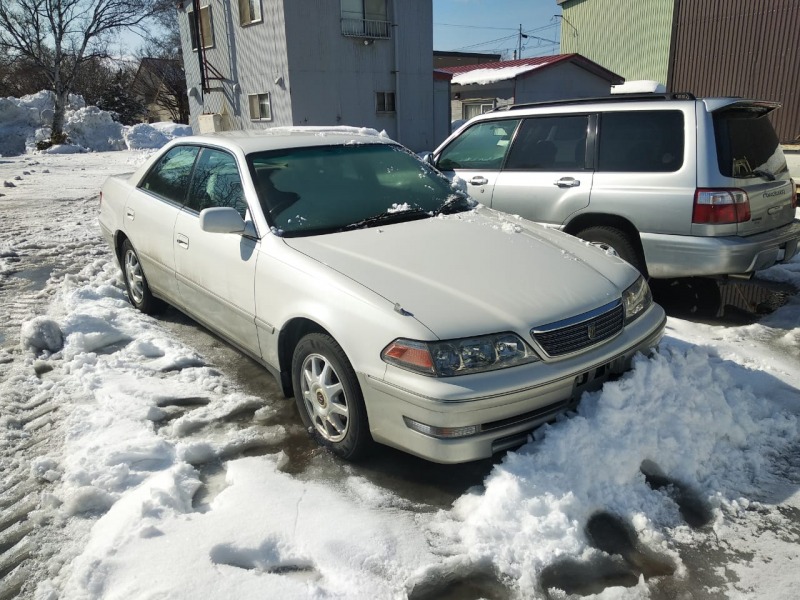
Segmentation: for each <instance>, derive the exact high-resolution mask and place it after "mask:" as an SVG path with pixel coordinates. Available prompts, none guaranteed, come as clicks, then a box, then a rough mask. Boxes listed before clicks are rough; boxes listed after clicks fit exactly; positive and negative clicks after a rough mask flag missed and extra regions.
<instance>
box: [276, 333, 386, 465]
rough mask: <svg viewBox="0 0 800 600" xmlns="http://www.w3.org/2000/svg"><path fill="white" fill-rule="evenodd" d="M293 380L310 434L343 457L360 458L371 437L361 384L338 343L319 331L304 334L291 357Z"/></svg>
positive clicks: (299, 408)
mask: <svg viewBox="0 0 800 600" xmlns="http://www.w3.org/2000/svg"><path fill="white" fill-rule="evenodd" d="M292 384H293V386H294V397H295V402H296V403H297V408H298V410H299V411H300V418H301V419H302V420H303V424H304V425H305V427H306V428H307V429H308V431H309V433H310V434H311V435H312V436H313V437H314V438H316V440H317V441H318V442H319V443H320V444H321V445H323V446H326V447H328V448H330V449H331V451H333V453H334V454H336V455H337V456H340V457H341V458H344V459H345V460H357V459H359V458H361V457H362V456H363V455H364V453H365V452H366V450H367V449H368V447H369V446H370V445H371V443H372V437H371V436H370V433H369V426H368V424H367V413H366V409H365V407H364V397H363V395H362V393H361V387H360V386H359V385H358V380H357V379H356V374H355V371H354V370H353V367H352V366H351V365H350V361H348V360H347V356H345V353H344V350H342V348H341V346H339V344H337V343H336V341H335V340H334V339H333V338H332V337H330V336H329V335H326V334H322V333H310V334H308V335H306V336H305V337H303V338H302V339H301V340H300V343H298V344H297V347H296V348H295V351H294V355H293V356H292Z"/></svg>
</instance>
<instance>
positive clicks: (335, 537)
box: [0, 101, 800, 600]
mask: <svg viewBox="0 0 800 600" xmlns="http://www.w3.org/2000/svg"><path fill="white" fill-rule="evenodd" d="M0 103H2V101H0ZM0 106H3V105H2V104H0ZM81 108H83V107H81ZM81 108H76V109H75V110H76V114H77V113H78V112H80V110H81ZM86 114H89V113H84V115H86ZM84 122H87V121H84ZM103 123H104V121H102V120H98V121H96V124H97V129H92V130H91V131H101V130H102V131H105V129H104V125H103ZM134 130H135V131H134V132H133V134H132V135H131V137H132V138H136V139H140V138H142V139H149V138H150V137H151V133H149V132H146V131H145V132H141V130H136V128H134ZM162 133H163V131H162ZM26 135H27V134H26ZM86 135H88V136H89V137H90V138H91V137H92V136H93V134H92V133H90V132H89V130H87V132H86ZM98 137H99V138H102V139H105V133H103V135H98ZM156 137H157V136H156ZM26 139H27V138H26ZM25 143H27V142H25ZM137 143H138V142H137ZM135 144H136V143H134V146H135ZM145 156H146V153H142V152H133V151H123V152H112V153H103V152H97V153H94V154H80V155H74V156H58V155H36V162H35V164H34V165H33V167H31V164H33V163H31V162H30V161H28V162H26V160H27V159H26V158H25V157H17V158H12V159H4V160H2V161H0V180H8V181H11V180H13V178H14V176H15V175H16V174H17V173H21V172H22V171H23V169H27V170H28V175H25V176H23V177H22V181H18V183H19V185H18V186H16V187H14V188H9V189H5V190H4V193H5V194H6V195H5V196H4V197H2V198H0V209H1V210H2V214H3V215H4V219H5V222H6V223H11V222H12V221H11V220H13V219H16V221H13V222H15V223H16V222H19V223H23V222H27V221H25V219H30V222H32V223H36V222H37V215H42V214H47V211H48V210H56V208H58V210H60V211H61V212H60V213H58V214H60V215H63V216H62V217H60V219H59V222H58V227H57V229H58V235H60V236H63V237H64V238H73V239H75V240H78V243H77V245H76V246H74V247H73V246H69V245H68V244H66V242H61V245H60V246H59V248H60V250H59V252H61V253H64V252H66V253H70V252H72V253H73V255H74V256H75V257H77V259H79V260H78V263H77V264H75V265H72V267H71V268H70V269H68V270H67V271H66V272H64V273H56V272H53V273H52V274H51V275H50V276H49V278H48V279H47V280H46V282H45V283H44V286H43V289H42V290H40V291H38V292H36V293H35V294H33V298H34V299H36V298H38V299H40V300H41V301H42V302H44V304H43V305H41V306H39V307H38V308H37V309H34V308H32V309H31V310H30V313H29V314H27V316H23V319H22V323H21V324H20V326H19V329H18V332H19V333H18V336H16V337H12V336H10V335H9V336H7V337H6V339H5V340H3V339H2V337H0V375H2V377H1V378H0V399H2V400H0V402H17V403H19V402H21V401H23V400H26V399H36V401H37V402H39V401H41V402H52V403H53V404H54V405H57V406H58V407H59V409H58V411H57V413H55V414H57V417H58V418H57V419H56V418H53V419H51V422H49V423H48V427H49V428H50V429H49V430H48V431H50V433H49V435H50V437H49V438H48V439H49V443H48V444H46V445H45V446H44V447H43V448H40V449H39V450H38V454H35V455H32V456H31V457H30V458H28V457H27V456H26V455H25V454H24V451H20V452H13V451H12V452H10V453H6V454H2V455H0V460H2V461H5V463H3V464H0V467H5V466H8V465H10V464H11V463H12V462H13V463H14V464H17V463H18V462H20V461H23V463H24V461H25V460H29V461H30V464H29V466H28V467H27V468H28V469H29V473H30V476H31V477H32V478H34V479H35V480H36V481H38V482H39V484H40V485H41V486H42V491H41V493H40V495H39V497H38V498H37V500H36V509H35V511H34V512H33V513H31V516H30V519H31V520H32V521H33V522H34V523H36V526H37V527H40V528H41V534H40V535H41V538H40V540H41V541H42V543H41V548H40V551H41V552H42V553H47V554H46V556H47V559H48V560H49V565H48V566H47V567H46V568H43V569H41V570H40V571H39V572H38V576H37V578H36V579H35V585H34V588H35V589H34V590H32V591H30V594H31V597H36V598H38V599H43V600H44V599H48V600H49V599H51V598H52V599H55V598H63V599H84V598H97V599H99V598H109V599H110V598H120V599H123V598H124V599H129V598H187V599H188V598H240V599H247V598H262V597H265V594H266V595H267V596H268V597H275V598H282V599H291V598H369V599H374V598H405V597H410V598H417V599H418V598H433V597H440V596H441V595H443V593H442V591H443V590H446V589H449V586H457V585H458V582H459V581H462V580H469V578H470V577H475V574H484V575H485V576H486V578H487V579H491V580H492V581H493V584H492V585H493V586H495V588H499V589H501V590H503V591H502V593H503V594H505V597H509V598H540V597H541V598H544V597H552V598H565V597H568V593H571V592H570V590H571V589H572V591H575V590H578V591H579V592H580V591H581V590H583V591H585V590H586V589H589V590H591V593H593V594H594V596H592V597H596V598H604V599H611V598H631V599H633V598H637V599H640V598H651V597H665V596H658V595H657V594H658V593H659V590H661V593H666V592H663V590H665V589H666V590H669V589H671V588H670V587H669V585H671V584H669V582H670V581H676V582H680V581H682V580H686V579H687V578H689V577H690V572H691V571H692V570H693V566H692V564H691V563H689V562H688V561H689V560H690V559H689V558H687V557H690V556H695V555H697V554H698V553H699V554H703V553H704V552H709V553H710V551H709V550H708V549H709V548H713V549H714V552H715V553H716V554H715V557H714V558H713V560H712V563H711V564H712V569H711V570H712V571H713V572H712V573H711V575H710V576H709V580H708V581H702V582H700V583H698V584H697V585H698V586H699V587H698V588H696V589H693V590H691V593H692V594H693V597H696V598H700V597H723V598H752V597H763V598H771V599H776V598H777V599H789V598H794V597H795V595H796V594H795V592H796V587H797V584H798V583H800V575H798V570H797V564H798V561H800V551H798V541H799V540H798V534H797V527H798V517H797V515H798V514H800V492H798V486H799V485H800V456H799V455H800V437H799V435H798V434H800V421H799V420H798V417H799V416H800V394H799V393H798V389H799V388H800V369H798V366H799V365H800V349H799V348H800V298H798V297H796V296H795V297H792V298H791V299H790V301H789V302H788V304H786V305H785V306H784V307H782V308H780V309H778V310H777V311H776V312H774V313H773V314H771V315H769V316H767V317H764V318H763V319H761V320H760V321H759V322H758V323H756V324H751V325H745V326H719V325H709V324H697V323H693V322H689V321H685V320H681V319H677V318H672V317H671V318H670V319H669V322H668V326H667V332H666V336H665V338H664V340H663V342H662V343H661V345H660V347H659V349H658V351H657V352H655V353H654V354H653V355H652V356H649V357H645V356H639V357H638V358H637V359H636V360H635V364H634V367H633V369H632V370H631V371H630V372H629V373H627V374H626V375H624V376H623V377H621V378H620V379H618V380H617V381H613V382H610V383H607V384H606V385H605V386H604V388H603V389H602V390H601V391H598V392H594V393H590V394H586V395H585V396H584V398H583V400H582V402H581V404H580V406H579V408H578V410H577V411H576V412H575V413H574V414H570V415H567V416H565V417H563V418H560V419H559V420H558V421H557V422H555V423H553V424H551V425H547V426H545V427H542V428H540V429H539V430H537V431H536V432H535V433H534V434H533V435H532V437H531V439H530V441H529V443H527V444H526V445H525V446H523V447H522V448H520V449H518V450H516V451H512V452H508V453H507V454H505V456H504V457H502V460H500V461H499V462H497V463H496V464H494V465H489V464H487V465H486V466H485V474H484V477H483V479H484V481H483V484H482V485H480V486H478V487H474V488H472V489H469V490H467V491H466V493H464V494H461V495H460V497H458V498H457V499H456V500H455V501H454V502H452V504H451V505H450V504H449V503H448V505H447V506H444V507H443V506H439V505H436V504H435V503H433V502H432V501H431V502H430V503H426V502H427V501H425V502H423V501H412V500H409V499H408V498H405V497H403V496H402V495H399V494H397V493H396V492H395V491H393V489H392V488H391V487H388V486H386V485H384V484H383V478H382V476H381V475H380V474H378V475H376V474H375V473H374V472H373V471H375V470H377V471H382V470H388V467H389V464H388V463H387V464H385V465H383V466H381V464H380V463H379V464H378V465H377V467H376V465H375V464H374V463H373V464H372V467H371V469H361V468H360V467H358V466H357V465H356V466H353V465H346V464H343V463H341V462H339V461H336V460H334V459H333V458H331V457H330V456H329V455H327V454H325V453H324V452H317V453H316V454H314V455H313V457H312V458H311V459H310V462H309V465H307V466H305V467H303V466H302V465H299V464H297V458H296V457H294V458H293V455H292V453H290V452H288V451H287V448H286V444H287V443H288V440H289V439H290V437H291V436H292V435H296V434H297V431H294V430H293V429H296V427H295V426H293V425H291V423H287V422H284V421H282V420H281V418H280V415H281V414H283V413H282V411H281V408H280V407H281V406H282V404H281V403H282V402H284V401H283V400H280V399H277V398H273V397H271V396H268V395H266V394H262V395H254V394H252V393H249V392H248V391H246V390H244V388H243V386H242V385H241V382H238V381H237V380H236V378H235V374H234V373H232V372H227V371H225V370H224V369H220V368H219V367H217V366H215V365H213V364H212V363H211V362H210V360H209V358H208V357H206V356H204V354H203V353H202V352H201V351H200V350H198V349H195V348H193V347H192V346H191V345H190V344H189V343H188V342H187V340H186V339H185V338H184V337H182V336H181V335H179V334H176V333H175V330H174V329H171V328H170V327H169V326H168V323H167V322H166V321H165V320H163V318H152V317H148V316H145V315H143V314H141V313H139V312H137V311H136V310H134V309H133V308H132V306H131V305H130V304H129V303H128V301H127V299H126V295H125V292H124V287H123V285H122V278H121V273H120V271H119V268H118V266H117V265H116V263H115V262H114V260H113V258H112V256H111V254H110V252H109V251H108V250H107V249H106V248H105V247H104V246H103V245H102V244H103V242H102V241H101V239H100V234H99V230H98V227H97V224H96V222H95V221H94V219H88V220H87V219H86V218H85V217H84V216H83V215H82V214H77V212H76V214H75V216H74V217H70V216H69V215H70V212H69V210H68V209H69V206H70V204H69V203H72V206H73V207H74V210H75V211H77V209H78V207H83V210H85V211H88V212H87V214H91V211H92V210H93V208H92V206H96V201H95V200H93V198H94V197H95V196H96V194H97V190H98V189H99V185H100V183H101V182H102V178H103V177H104V176H105V174H108V173H110V172H115V171H116V172H129V171H131V170H133V168H135V166H136V165H137V164H139V163H141V162H142V161H143V160H144V158H145ZM31 168H33V169H34V170H33V171H31V170H30V169H31ZM56 173H57V175H56ZM54 177H57V180H54ZM90 202H91V203H92V204H89V203H90ZM81 203H85V204H81ZM28 206H29V208H28ZM403 208H404V207H393V209H396V210H401V209H403ZM54 235H55V234H54V232H53V231H52V229H51V227H49V226H46V227H41V228H30V229H29V231H28V233H27V234H26V235H19V234H15V235H13V236H12V235H5V234H3V233H0V284H2V285H3V286H8V285H10V284H11V283H12V280H13V279H14V278H15V277H17V274H16V273H17V272H16V269H18V268H19V263H20V261H21V260H23V259H25V258H26V257H30V256H34V255H36V253H37V252H40V251H41V249H43V248H46V247H50V246H48V244H51V243H52V238H53V236H54ZM71 248H75V249H74V250H73V249H71ZM67 258H69V256H68V257H67ZM764 275H765V276H766V277H768V278H772V279H774V280H778V281H784V282H791V283H793V284H794V285H796V286H798V287H800V259H797V258H795V259H794V260H793V261H792V262H790V263H789V264H787V265H783V266H778V267H774V268H773V269H770V270H769V271H768V272H766V273H765V274H764ZM9 289H11V288H10V287H0V294H7V293H9V292H8V291H7V290H9ZM14 289H20V290H22V291H21V292H19V293H18V294H17V297H15V298H9V297H5V298H3V297H2V296H0V302H2V303H4V304H2V306H3V307H7V306H10V305H11V304H14V303H19V301H20V300H21V297H22V296H23V295H24V289H23V288H14ZM3 310H5V309H3ZM3 413H6V411H5V410H4V411H3ZM240 415H246V416H247V417H246V420H245V421H244V422H242V421H241V419H238V416H240ZM16 419H17V417H16V416H15V414H14V413H13V412H9V413H6V414H3V415H2V416H0V436H2V441H3V446H4V447H6V448H12V449H13V448H14V447H15V444H20V443H22V442H24V440H25V439H27V436H29V435H33V434H32V433H31V432H30V431H28V430H27V429H25V428H22V429H20V427H19V426H18V422H17V420H16ZM237 419H238V420H237ZM234 424H235V426H234ZM26 432H27V433H26ZM300 433H301V434H303V433H304V432H302V431H301V432H300ZM248 454H249V455H248ZM392 460H396V457H395V456H393V459H392ZM415 460H416V459H415ZM215 463H218V464H220V465H221V467H220V469H219V470H218V472H212V473H211V474H210V475H209V471H208V465H210V464H215ZM413 464H415V465H419V467H418V469H419V470H421V471H424V470H426V469H428V468H432V467H429V466H427V465H426V464H425V463H421V462H419V461H417V462H415V463H413ZM9 472H10V469H9ZM609 539H610V540H611V541H610V542H609V541H608V540H609ZM603 540H605V541H603ZM695 560H696V559H695ZM709 560H711V559H709ZM714 561H716V562H714ZM592 573H594V574H595V576H596V580H594V581H589V582H588V583H587V585H586V586H585V587H584V588H580V586H579V585H578V583H579V581H580V579H581V576H585V577H589V579H591V574H592ZM581 574H583V575H581ZM587 574H589V575H587ZM615 577H616V578H615ZM603 581H605V582H606V583H605V584H602V585H600V583H602V582H603ZM623 582H624V583H623ZM664 582H667V583H664ZM592 583H594V584H595V586H594V587H592V585H591V584H592ZM598 585H599V587H598ZM604 586H605V589H604ZM664 586H666V587H664ZM548 590H549V591H548ZM559 590H562V591H559ZM576 593H577V592H576ZM581 593H583V592H581ZM587 593H588V592H587ZM471 597H477V596H476V595H473V596H471ZM685 597H689V596H685Z"/></svg>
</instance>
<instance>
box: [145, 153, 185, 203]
mask: <svg viewBox="0 0 800 600" xmlns="http://www.w3.org/2000/svg"><path fill="white" fill-rule="evenodd" d="M197 152H198V148H197V146H175V147H174V148H173V149H172V150H170V151H169V152H167V153H166V154H165V155H164V156H163V157H162V158H161V160H159V161H158V163H156V165H155V166H154V167H153V168H152V169H151V170H150V172H149V173H148V174H147V175H145V178H144V179H143V180H142V183H141V184H140V185H139V187H140V188H141V189H143V190H147V191H148V192H150V193H151V194H155V195H156V196H160V197H161V198H164V199H165V200H170V201H172V202H176V203H177V204H183V202H184V200H185V199H186V190H187V189H188V187H189V175H190V174H191V172H192V165H194V159H195V157H196V156H197Z"/></svg>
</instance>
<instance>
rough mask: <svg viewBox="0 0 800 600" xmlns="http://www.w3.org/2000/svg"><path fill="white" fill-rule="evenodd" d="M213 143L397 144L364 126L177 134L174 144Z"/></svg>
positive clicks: (267, 146) (252, 146)
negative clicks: (180, 136) (178, 136)
mask: <svg viewBox="0 0 800 600" xmlns="http://www.w3.org/2000/svg"><path fill="white" fill-rule="evenodd" d="M176 144H181V145H186V144H198V145H213V146H221V147H223V148H228V149H230V150H236V149H238V150H241V151H242V152H243V153H244V154H250V153H253V152H264V151H268V150H281V149H285V148H307V147H311V146H341V145H344V144H396V142H395V141H393V140H392V139H391V138H389V136H387V135H386V134H385V133H384V132H381V133H379V132H378V131H376V130H375V129H369V128H366V127H360V128H359V127H271V128H269V129H261V130H246V131H223V132H217V133H209V134H203V135H194V136H189V137H183V138H178V139H176V140H175V144H173V145H176Z"/></svg>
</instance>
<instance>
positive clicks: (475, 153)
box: [434, 119, 520, 206]
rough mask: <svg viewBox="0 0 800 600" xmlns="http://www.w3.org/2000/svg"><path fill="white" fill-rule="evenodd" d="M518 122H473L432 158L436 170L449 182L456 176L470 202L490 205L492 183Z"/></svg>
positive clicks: (501, 164) (502, 120) (504, 120)
mask: <svg viewBox="0 0 800 600" xmlns="http://www.w3.org/2000/svg"><path fill="white" fill-rule="evenodd" d="M519 122H520V119H500V120H496V121H481V122H478V123H475V124H474V125H473V126H472V127H470V128H469V129H466V130H464V131H463V132H462V134H461V135H459V136H458V137H456V138H455V139H453V141H452V142H450V143H449V144H448V145H447V146H445V148H444V149H443V150H442V151H441V152H440V153H439V156H437V157H435V158H434V162H435V164H436V167H437V168H438V169H439V170H440V171H442V172H443V173H444V174H445V175H447V177H448V178H449V179H451V180H452V179H453V177H454V176H455V175H458V177H460V178H461V179H463V180H464V181H466V183H467V192H468V193H469V195H470V196H471V197H472V198H473V199H474V200H476V201H478V202H480V203H482V204H485V205H487V206H489V205H491V203H492V192H493V190H494V186H495V180H496V179H497V176H498V175H499V174H500V169H501V168H502V166H503V161H504V160H505V157H506V154H507V153H508V149H509V147H510V145H511V140H512V138H513V137H514V132H515V131H516V129H517V126H518V125H519Z"/></svg>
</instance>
